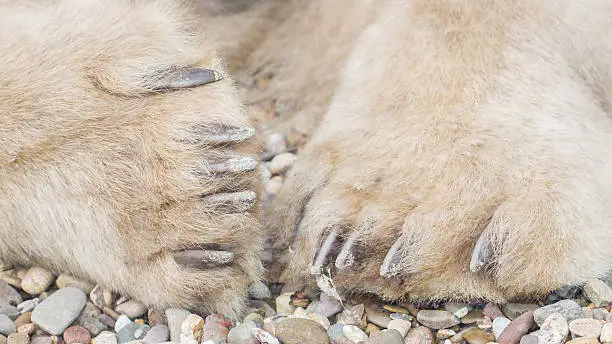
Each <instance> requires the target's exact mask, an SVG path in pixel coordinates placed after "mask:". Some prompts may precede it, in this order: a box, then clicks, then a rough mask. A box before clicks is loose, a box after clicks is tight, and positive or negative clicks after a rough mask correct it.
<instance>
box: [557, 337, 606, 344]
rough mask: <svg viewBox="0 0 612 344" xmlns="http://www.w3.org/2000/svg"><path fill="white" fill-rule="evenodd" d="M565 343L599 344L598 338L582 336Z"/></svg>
mask: <svg viewBox="0 0 612 344" xmlns="http://www.w3.org/2000/svg"><path fill="white" fill-rule="evenodd" d="M565 344H599V341H598V340H597V338H588V337H580V338H576V339H572V340H570V341H567V342H565Z"/></svg>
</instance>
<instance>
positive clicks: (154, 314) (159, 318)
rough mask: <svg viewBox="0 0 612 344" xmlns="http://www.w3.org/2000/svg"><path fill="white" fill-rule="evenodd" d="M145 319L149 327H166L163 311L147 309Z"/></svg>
mask: <svg viewBox="0 0 612 344" xmlns="http://www.w3.org/2000/svg"><path fill="white" fill-rule="evenodd" d="M147 317H148V319H149V325H150V326H151V327H153V326H156V325H168V321H167V320H166V312H165V311H164V310H163V309H159V308H151V309H149V312H148V315H147Z"/></svg>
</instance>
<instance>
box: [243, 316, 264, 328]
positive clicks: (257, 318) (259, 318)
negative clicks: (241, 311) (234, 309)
mask: <svg viewBox="0 0 612 344" xmlns="http://www.w3.org/2000/svg"><path fill="white" fill-rule="evenodd" d="M247 320H248V321H252V322H254V323H255V325H256V326H257V327H259V328H261V327H263V324H264V322H263V317H262V316H261V314H259V313H249V314H247V315H246V316H245V317H244V319H243V321H247Z"/></svg>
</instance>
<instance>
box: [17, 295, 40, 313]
mask: <svg viewBox="0 0 612 344" xmlns="http://www.w3.org/2000/svg"><path fill="white" fill-rule="evenodd" d="M39 303H40V302H39V299H38V298H37V297H35V298H33V299H30V300H25V301H23V302H22V303H20V304H18V305H17V309H18V310H19V312H20V313H25V312H31V311H33V310H34V308H36V306H38V304H39Z"/></svg>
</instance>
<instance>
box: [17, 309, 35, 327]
mask: <svg viewBox="0 0 612 344" xmlns="http://www.w3.org/2000/svg"><path fill="white" fill-rule="evenodd" d="M31 322H32V312H25V313H23V314H22V315H20V316H19V317H17V319H15V327H19V326H21V325H25V324H29V323H31Z"/></svg>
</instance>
